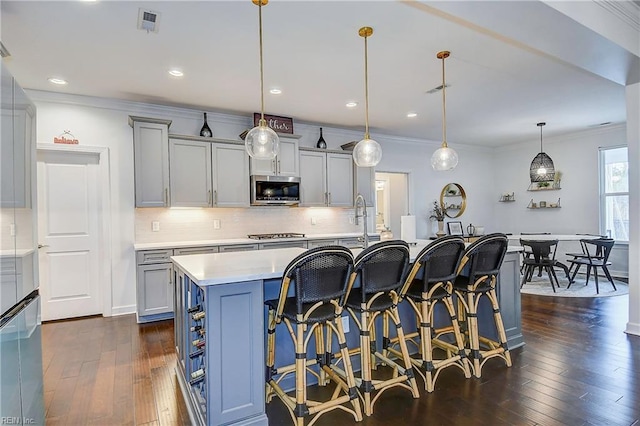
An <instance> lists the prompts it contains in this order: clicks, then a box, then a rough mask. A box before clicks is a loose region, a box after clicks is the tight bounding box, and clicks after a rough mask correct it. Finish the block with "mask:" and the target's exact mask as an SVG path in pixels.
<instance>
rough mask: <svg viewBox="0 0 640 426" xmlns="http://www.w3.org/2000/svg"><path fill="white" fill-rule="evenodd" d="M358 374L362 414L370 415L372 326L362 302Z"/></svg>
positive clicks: (371, 411)
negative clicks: (360, 382)
mask: <svg viewBox="0 0 640 426" xmlns="http://www.w3.org/2000/svg"><path fill="white" fill-rule="evenodd" d="M360 326H361V327H362V329H361V330H360V375H361V378H362V384H361V385H360V388H361V390H362V395H363V398H364V414H365V415H366V416H370V415H371V414H372V413H373V410H372V406H371V392H372V391H373V385H372V383H371V339H370V330H371V328H373V327H372V326H373V325H372V324H369V313H368V312H367V311H366V305H364V304H363V307H362V309H361V314H360Z"/></svg>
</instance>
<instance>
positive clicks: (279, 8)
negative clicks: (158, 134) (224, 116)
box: [0, 0, 640, 146]
mask: <svg viewBox="0 0 640 426" xmlns="http://www.w3.org/2000/svg"><path fill="white" fill-rule="evenodd" d="M628 3H629V5H630V6H628V7H629V8H630V9H629V10H631V11H632V12H634V11H637V12H639V15H640V6H639V5H638V4H637V3H633V2H628ZM140 7H143V8H144V9H149V10H152V11H154V12H159V14H160V15H159V21H158V28H159V31H158V32H157V33H153V32H150V33H148V32H146V31H144V30H139V29H137V28H136V24H137V20H138V13H139V8H140ZM0 12H1V14H2V26H1V41H2V43H3V44H4V46H5V47H6V48H7V50H8V51H9V52H10V54H11V56H10V57H8V58H6V59H5V60H4V61H5V63H6V64H7V66H8V68H9V69H10V71H11V72H12V73H13V74H14V76H15V77H16V78H17V80H18V81H19V82H20V84H21V85H22V86H23V87H25V88H27V89H35V90H45V91H55V92H63V93H72V94H80V95H89V96H100V97H107V98H116V99H126V100H132V101H140V102H148V103H154V104H162V105H172V106H181V107H189V108H194V109H198V110H202V111H210V112H214V111H219V112H233V113H240V114H245V115H247V117H249V116H251V113H253V112H256V111H259V110H260V79H259V75H260V74H259V54H258V52H259V47H258V46H259V43H258V8H257V7H256V6H255V5H253V3H252V2H251V1H248V0H241V1H194V2H191V1H104V0H102V1H96V2H88V1H66V2H53V1H42V2H40V1H5V0H3V1H2V2H1V9H0ZM603 13H606V11H605V12H603ZM621 22H622V21H621ZM632 24H633V22H632ZM365 25H367V26H371V27H373V29H374V34H373V36H371V37H370V38H369V39H368V58H369V59H368V61H369V62H368V69H369V123H370V127H371V130H372V132H377V133H382V134H388V135H397V136H402V137H409V138H418V139H423V140H424V139H428V140H435V141H438V140H441V138H442V94H441V92H436V93H435V94H427V93H426V92H427V91H428V90H430V89H432V88H434V87H436V86H439V85H440V84H441V83H442V63H441V61H440V60H438V59H437V58H436V53H437V52H438V51H441V50H450V51H451V56H450V58H449V59H447V60H446V82H447V85H448V86H450V87H448V88H447V89H446V111H447V140H448V142H449V144H451V145H455V144H457V143H458V144H465V145H479V146H500V145H505V144H510V143H517V142H520V141H525V140H530V139H531V138H536V137H537V135H539V129H538V127H536V123H537V122H540V121H546V122H547V126H546V127H545V130H544V131H545V135H548V136H551V135H554V134H562V133H568V132H575V131H580V130H585V129H588V128H591V127H595V126H599V125H601V123H621V122H624V121H625V88H624V84H625V83H629V82H630V81H631V80H633V79H637V78H638V77H637V75H638V74H639V73H640V71H639V68H640V67H639V66H638V63H639V62H638V60H639V59H638V50H640V49H638V50H635V51H633V53H632V52H630V51H629V49H624V48H622V47H621V46H620V45H618V44H616V43H613V42H611V41H609V40H608V39H605V38H604V37H602V36H600V35H599V34H598V33H596V32H595V31H592V30H590V29H589V28H587V27H585V26H584V25H582V24H579V23H578V22H576V21H574V20H571V19H570V18H568V17H567V16H566V15H565V14H562V13H560V12H559V11H558V10H556V9H554V8H552V7H550V6H549V5H547V4H545V3H543V2H539V1H514V2H481V1H476V2H473V1H472V2H462V1H460V2H458V1H456V2H407V1H367V2H365V1H315V2H312V1H302V0H301V1H278V0H272V1H271V2H270V3H269V4H268V5H267V6H266V7H264V8H263V33H264V81H265V89H266V90H265V91H266V92H267V93H266V95H265V112H266V113H268V114H274V115H281V116H288V117H292V118H293V119H294V125H295V122H305V123H313V124H318V125H327V126H328V125H333V126H338V127H345V128H351V129H357V130H362V129H363V128H364V122H365V112H364V105H365V99H364V97H365V95H364V41H363V39H362V38H361V37H359V36H358V29H359V28H360V27H361V26H365ZM621 26H622V24H621ZM638 27H640V26H638ZM631 29H632V30H635V31H637V34H640V31H639V30H638V28H637V27H634V25H631ZM639 40H640V35H639ZM631 50H633V49H631ZM171 68H179V69H181V70H182V71H183V72H184V76H183V77H181V78H176V77H171V76H169V74H168V70H169V69H171ZM49 77H60V78H64V79H66V80H68V82H69V84H68V85H66V86H54V85H52V84H51V83H49V82H48V81H47V79H48V78H49ZM631 82H634V81H631ZM273 87H276V88H279V89H281V90H282V94H280V95H277V96H275V95H271V94H269V93H268V90H269V89H271V88H273ZM347 101H356V102H358V103H359V105H358V106H357V107H356V108H354V109H347V108H346V107H345V103H346V102H347ZM408 112H415V113H417V117H415V118H412V119H409V118H407V117H406V114H407V113H408Z"/></svg>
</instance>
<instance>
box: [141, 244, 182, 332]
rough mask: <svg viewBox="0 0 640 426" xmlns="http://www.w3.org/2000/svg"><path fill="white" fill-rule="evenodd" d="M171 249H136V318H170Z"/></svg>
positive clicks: (154, 319)
mask: <svg viewBox="0 0 640 426" xmlns="http://www.w3.org/2000/svg"><path fill="white" fill-rule="evenodd" d="M172 255H173V250H172V249H168V250H146V251H139V252H138V253H137V263H138V266H137V280H136V296H137V299H136V304H137V315H138V322H139V323H143V322H149V321H157V320H161V319H168V318H173V297H174V288H173V266H172V263H171V260H170V257H171V256H172Z"/></svg>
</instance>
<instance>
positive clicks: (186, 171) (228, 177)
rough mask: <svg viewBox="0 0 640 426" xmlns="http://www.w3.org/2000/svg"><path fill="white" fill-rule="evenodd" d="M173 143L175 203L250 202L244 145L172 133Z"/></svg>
mask: <svg viewBox="0 0 640 426" xmlns="http://www.w3.org/2000/svg"><path fill="white" fill-rule="evenodd" d="M194 139H195V138H194ZM169 147H170V149H169V153H170V155H169V163H170V167H169V168H170V170H171V173H170V182H171V191H170V193H171V206H173V207H248V206H249V161H248V155H247V153H246V151H245V149H244V145H242V144H238V143H211V142H209V141H198V140H192V139H181V138H177V137H172V138H171V139H170V141H169Z"/></svg>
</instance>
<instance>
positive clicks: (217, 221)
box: [213, 219, 220, 229]
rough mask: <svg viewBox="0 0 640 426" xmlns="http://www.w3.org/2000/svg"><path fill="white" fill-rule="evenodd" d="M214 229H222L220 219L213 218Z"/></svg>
mask: <svg viewBox="0 0 640 426" xmlns="http://www.w3.org/2000/svg"><path fill="white" fill-rule="evenodd" d="M213 229H220V219H213Z"/></svg>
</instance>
